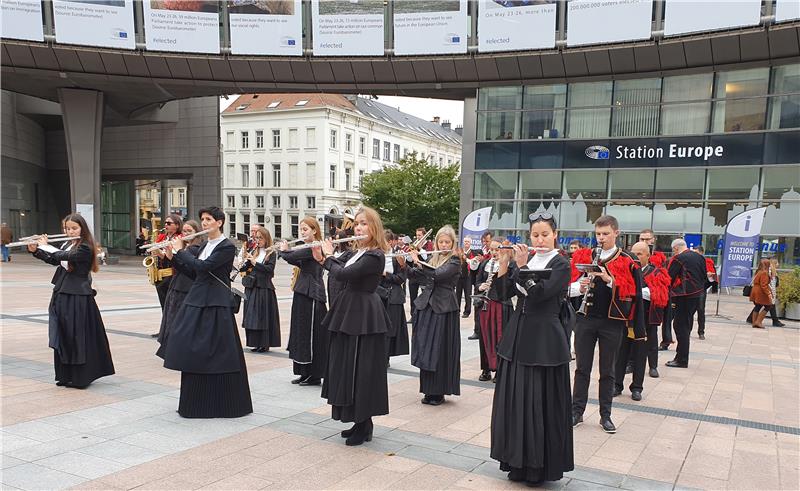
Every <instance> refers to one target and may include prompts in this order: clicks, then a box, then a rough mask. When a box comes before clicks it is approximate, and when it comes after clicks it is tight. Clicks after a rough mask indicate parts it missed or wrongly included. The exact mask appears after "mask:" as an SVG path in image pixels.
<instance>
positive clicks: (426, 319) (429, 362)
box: [409, 257, 461, 396]
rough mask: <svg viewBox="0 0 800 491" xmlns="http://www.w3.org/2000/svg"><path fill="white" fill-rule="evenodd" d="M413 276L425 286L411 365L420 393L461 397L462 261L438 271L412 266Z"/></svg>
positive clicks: (416, 304) (415, 319) (416, 320)
mask: <svg viewBox="0 0 800 491" xmlns="http://www.w3.org/2000/svg"><path fill="white" fill-rule="evenodd" d="M409 265H410V267H409V277H410V278H416V279H417V281H419V282H420V284H421V285H423V290H422V293H420V295H419V296H418V297H417V299H416V300H415V301H414V307H415V309H414V313H413V314H412V323H411V325H412V332H411V364H412V365H414V366H415V367H417V368H419V370H420V371H419V391H420V392H422V393H423V394H425V395H428V396H444V395H460V394H461V388H460V385H459V384H460V379H461V331H460V319H459V313H458V301H457V300H456V290H455V289H456V284H457V283H458V281H459V277H460V274H461V261H460V260H459V259H458V258H457V257H452V258H450V259H449V260H448V261H447V262H445V263H444V264H442V265H440V266H439V267H438V268H436V269H431V268H428V267H427V266H416V265H413V263H409Z"/></svg>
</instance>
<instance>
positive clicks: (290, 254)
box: [280, 248, 326, 303]
mask: <svg viewBox="0 0 800 491" xmlns="http://www.w3.org/2000/svg"><path fill="white" fill-rule="evenodd" d="M280 254H281V259H283V260H284V261H286V262H287V263H289V264H291V265H292V266H297V267H298V268H300V274H299V275H298V277H297V281H296V282H295V284H294V291H295V293H300V294H301V295H305V296H307V297H310V298H313V299H314V300H316V301H318V302H323V303H324V302H325V300H326V296H325V285H324V284H323V282H322V265H321V264H320V263H318V262H317V261H316V259H314V255H313V253H312V252H311V249H310V248H307V249H300V250H297V251H284V252H281V253H280Z"/></svg>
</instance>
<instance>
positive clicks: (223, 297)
mask: <svg viewBox="0 0 800 491" xmlns="http://www.w3.org/2000/svg"><path fill="white" fill-rule="evenodd" d="M205 247H208V242H206V243H205V244H204V245H203V249H204V248H205ZM203 249H200V252H198V256H199V255H200V254H202V252H203ZM235 256H236V246H235V245H233V242H231V241H230V240H229V239H224V240H223V241H222V242H220V243H219V244H217V246H216V247H215V248H214V250H213V251H212V252H211V255H210V256H208V258H206V260H204V261H201V260H200V259H198V258H197V256H194V255H192V254H191V253H189V252H187V251H186V250H182V251H178V252H177V253H175V254H174V255H173V256H172V259H173V261H174V263H175V264H177V265H179V266H178V267H179V268H181V270H186V271H190V272H192V273H193V274H194V275H195V280H194V283H192V287H191V288H190V289H189V293H187V294H186V299H185V300H184V303H185V304H186V305H191V306H193V307H230V306H231V291H230V284H231V279H230V274H231V266H232V265H233V258H234V257H235ZM212 275H214V276H216V278H214V276H212ZM218 280H219V281H218Z"/></svg>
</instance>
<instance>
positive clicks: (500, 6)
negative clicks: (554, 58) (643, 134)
mask: <svg viewBox="0 0 800 491" xmlns="http://www.w3.org/2000/svg"><path fill="white" fill-rule="evenodd" d="M478 9H479V10H478V51H481V52H484V53H485V52H491V51H511V50H528V49H542V48H552V47H554V46H555V45H556V1H555V0H481V3H480V4H479V7H478Z"/></svg>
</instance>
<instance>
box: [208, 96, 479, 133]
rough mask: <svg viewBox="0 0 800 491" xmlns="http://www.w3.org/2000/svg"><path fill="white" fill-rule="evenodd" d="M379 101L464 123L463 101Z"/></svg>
mask: <svg viewBox="0 0 800 491" xmlns="http://www.w3.org/2000/svg"><path fill="white" fill-rule="evenodd" d="M235 99H236V96H235V95H231V96H228V100H225V99H224V98H223V99H220V111H222V110H224V109H225V108H226V107H228V106H229V105H230V104H232V103H233V101H234V100H235ZM378 102H381V103H383V104H386V105H387V106H392V107H396V108H399V109H400V110H401V111H403V112H404V113H408V114H411V115H413V116H416V117H418V118H422V119H425V120H427V121H433V117H434V116H439V117H440V118H441V119H442V121H444V120H449V121H450V123H451V124H452V128H455V127H456V126H458V125H462V124H463V123H464V103H463V102H461V101H450V100H442V99H419V98H416V97H390V96H378Z"/></svg>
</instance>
